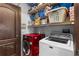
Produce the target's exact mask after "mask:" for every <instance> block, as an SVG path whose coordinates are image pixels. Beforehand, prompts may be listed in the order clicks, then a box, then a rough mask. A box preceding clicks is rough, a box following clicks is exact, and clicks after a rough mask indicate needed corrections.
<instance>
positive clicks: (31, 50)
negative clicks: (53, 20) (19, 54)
mask: <svg viewBox="0 0 79 59" xmlns="http://www.w3.org/2000/svg"><path fill="white" fill-rule="evenodd" d="M44 37H45V34H38V33H31V34H25V35H23V47H24V50H23V51H24V54H25V55H29V56H38V55H39V40H41V39H42V38H44Z"/></svg>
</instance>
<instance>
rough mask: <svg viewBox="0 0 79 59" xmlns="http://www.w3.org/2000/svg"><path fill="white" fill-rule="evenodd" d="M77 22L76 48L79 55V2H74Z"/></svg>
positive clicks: (75, 27) (75, 30)
mask: <svg viewBox="0 0 79 59" xmlns="http://www.w3.org/2000/svg"><path fill="white" fill-rule="evenodd" d="M74 14H75V24H74V48H75V55H79V3H75V4H74Z"/></svg>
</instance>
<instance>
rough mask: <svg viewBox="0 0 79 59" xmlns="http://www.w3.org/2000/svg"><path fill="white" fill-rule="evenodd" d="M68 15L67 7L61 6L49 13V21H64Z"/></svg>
mask: <svg viewBox="0 0 79 59" xmlns="http://www.w3.org/2000/svg"><path fill="white" fill-rule="evenodd" d="M66 16H67V8H65V7H60V8H56V9H53V10H51V11H50V12H49V13H48V18H49V23H58V22H64V21H65V19H66Z"/></svg>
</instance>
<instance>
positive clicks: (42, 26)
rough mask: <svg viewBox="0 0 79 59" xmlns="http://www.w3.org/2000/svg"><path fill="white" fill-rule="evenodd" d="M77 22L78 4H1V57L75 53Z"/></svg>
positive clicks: (78, 48) (78, 35)
mask: <svg viewBox="0 0 79 59" xmlns="http://www.w3.org/2000/svg"><path fill="white" fill-rule="evenodd" d="M7 14H8V15H7ZM4 16H5V17H4ZM78 24H79V3H2V4H0V56H78V55H79V40H78V39H79V32H78V31H79V26H78Z"/></svg>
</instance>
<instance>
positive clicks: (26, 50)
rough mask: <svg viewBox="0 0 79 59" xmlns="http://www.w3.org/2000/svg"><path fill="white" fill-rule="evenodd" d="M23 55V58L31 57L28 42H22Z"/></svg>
mask: <svg viewBox="0 0 79 59" xmlns="http://www.w3.org/2000/svg"><path fill="white" fill-rule="evenodd" d="M23 55H24V56H28V55H31V51H30V44H29V42H25V41H23Z"/></svg>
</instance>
